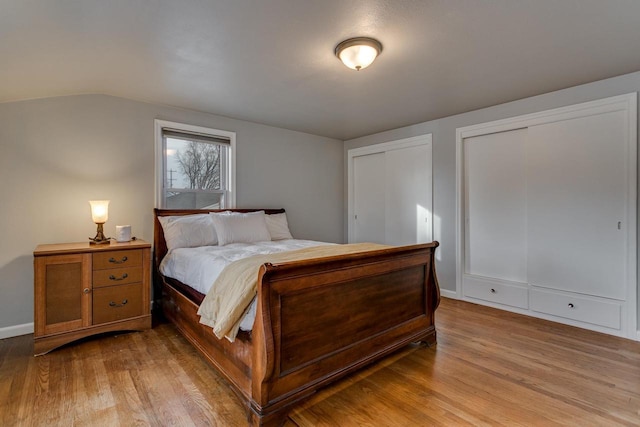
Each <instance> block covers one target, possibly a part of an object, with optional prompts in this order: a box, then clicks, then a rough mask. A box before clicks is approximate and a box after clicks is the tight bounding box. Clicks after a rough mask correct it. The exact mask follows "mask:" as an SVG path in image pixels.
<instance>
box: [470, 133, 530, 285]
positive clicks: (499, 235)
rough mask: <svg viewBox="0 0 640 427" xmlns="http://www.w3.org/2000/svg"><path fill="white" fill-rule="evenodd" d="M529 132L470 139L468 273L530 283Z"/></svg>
mask: <svg viewBox="0 0 640 427" xmlns="http://www.w3.org/2000/svg"><path fill="white" fill-rule="evenodd" d="M526 138H527V130H526V129H517V130H512V131H507V132H500V133H493V134H489V135H482V136H477V137H471V138H466V139H465V140H464V159H465V172H464V176H465V182H464V189H465V195H464V197H465V219H466V222H465V253H464V260H465V273H466V274H469V275H474V276H483V277H487V278H494V279H501V280H507V281H513V282H521V283H526V282H527V214H526V213H527V182H526V176H525V171H526V167H525V164H526V157H525V141H526Z"/></svg>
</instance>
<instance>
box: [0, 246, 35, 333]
mask: <svg viewBox="0 0 640 427" xmlns="http://www.w3.org/2000/svg"><path fill="white" fill-rule="evenodd" d="M25 307H30V308H31V309H30V310H25ZM32 322H33V256H30V255H25V256H20V257H18V258H16V259H14V260H12V261H10V262H9V263H8V264H5V265H4V266H2V267H1V268H0V329H2V328H6V327H9V326H18V325H24V324H25V323H32Z"/></svg>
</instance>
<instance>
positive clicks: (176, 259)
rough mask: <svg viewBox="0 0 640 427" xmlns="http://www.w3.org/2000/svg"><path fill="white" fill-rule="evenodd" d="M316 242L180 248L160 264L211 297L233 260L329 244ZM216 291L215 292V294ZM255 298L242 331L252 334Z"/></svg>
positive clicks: (168, 273) (163, 270) (165, 272)
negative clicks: (220, 277)
mask: <svg viewBox="0 0 640 427" xmlns="http://www.w3.org/2000/svg"><path fill="white" fill-rule="evenodd" d="M326 244H327V243H324V242H316V241H313V240H298V239H288V240H277V241H265V242H256V243H231V244H228V245H226V246H201V247H197V248H178V249H173V250H172V251H169V253H168V254H167V256H165V257H164V259H163V260H162V263H160V273H162V274H163V275H164V276H166V277H171V278H174V279H177V280H179V281H181V282H182V283H184V284H185V285H188V286H190V287H192V288H193V289H195V290H196V291H198V292H200V293H202V294H205V295H206V294H207V293H208V292H209V291H210V289H211V286H212V285H213V283H214V282H215V280H216V278H217V277H218V275H219V274H220V272H221V271H222V270H223V269H224V268H225V267H226V266H227V265H229V264H231V263H232V262H233V261H237V260H239V259H243V258H247V257H249V256H252V255H258V254H273V253H278V252H285V251H292V250H296V249H303V248H309V247H312V246H319V245H326ZM213 292H215V290H214V291H213ZM255 305H256V302H255V299H254V300H253V302H252V303H251V305H250V306H249V309H248V310H247V312H246V314H245V315H244V317H243V319H242V322H241V323H240V329H242V330H243V331H250V330H251V328H252V327H253V321H254V320H255V316H256V310H255Z"/></svg>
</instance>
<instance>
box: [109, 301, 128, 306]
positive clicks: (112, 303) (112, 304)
mask: <svg viewBox="0 0 640 427" xmlns="http://www.w3.org/2000/svg"><path fill="white" fill-rule="evenodd" d="M128 302H129V301H127V300H126V299H123V300H122V304H118V303H116V302H115V301H111V302H110V303H109V307H124V305H125V304H126V303H128Z"/></svg>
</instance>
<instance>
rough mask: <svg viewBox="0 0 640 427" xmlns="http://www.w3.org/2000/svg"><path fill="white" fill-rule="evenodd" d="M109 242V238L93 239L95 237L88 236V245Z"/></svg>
mask: <svg viewBox="0 0 640 427" xmlns="http://www.w3.org/2000/svg"><path fill="white" fill-rule="evenodd" d="M110 243H111V239H104V240H95V239H92V238H91V237H89V244H90V245H108V244H110Z"/></svg>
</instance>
